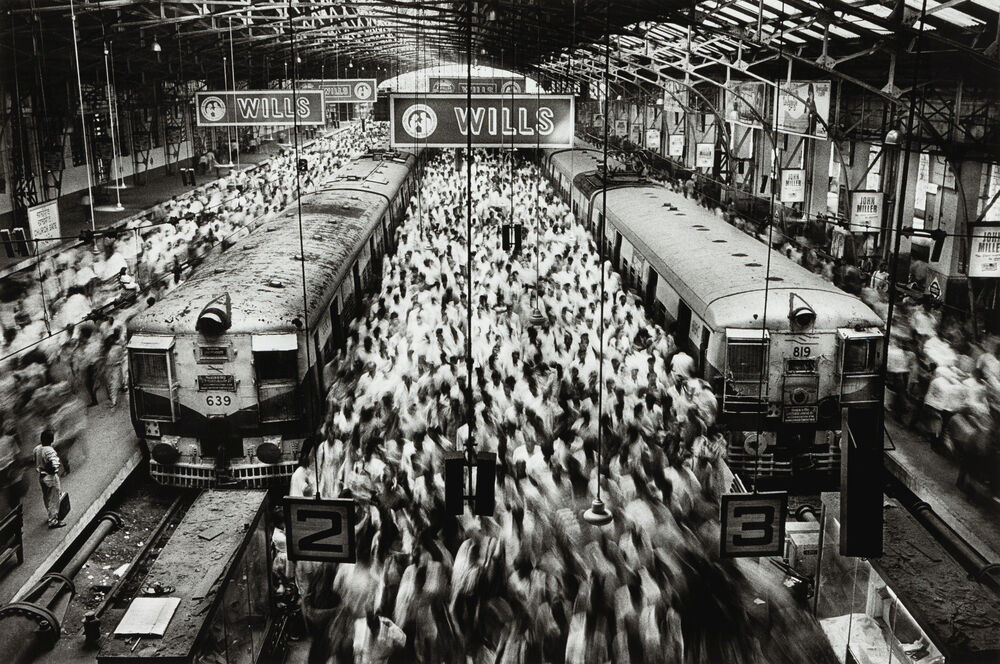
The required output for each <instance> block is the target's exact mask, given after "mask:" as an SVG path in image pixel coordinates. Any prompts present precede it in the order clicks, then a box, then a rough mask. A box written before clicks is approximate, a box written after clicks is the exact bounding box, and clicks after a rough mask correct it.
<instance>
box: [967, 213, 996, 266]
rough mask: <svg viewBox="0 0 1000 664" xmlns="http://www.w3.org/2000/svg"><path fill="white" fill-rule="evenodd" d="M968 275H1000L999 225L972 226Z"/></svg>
mask: <svg viewBox="0 0 1000 664" xmlns="http://www.w3.org/2000/svg"><path fill="white" fill-rule="evenodd" d="M969 276H970V277H992V278H994V279H996V278H998V277H1000V227H997V226H973V227H972V251H970V252H969Z"/></svg>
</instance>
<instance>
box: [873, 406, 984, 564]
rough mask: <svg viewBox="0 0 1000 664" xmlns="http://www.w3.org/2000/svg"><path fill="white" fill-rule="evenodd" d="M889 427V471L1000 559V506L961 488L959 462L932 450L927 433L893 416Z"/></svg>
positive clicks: (887, 421) (975, 544) (970, 540)
mask: <svg viewBox="0 0 1000 664" xmlns="http://www.w3.org/2000/svg"><path fill="white" fill-rule="evenodd" d="M885 427H886V453H885V457H886V458H885V466H886V470H887V471H888V472H889V473H890V474H891V475H892V476H893V477H895V478H896V479H897V480H898V481H899V482H900V483H902V484H903V486H905V487H906V488H908V489H909V490H910V491H912V492H913V494H914V495H916V497H917V498H918V499H920V500H923V501H925V502H926V503H927V504H929V505H930V506H931V508H932V509H933V510H934V511H935V512H937V514H938V515H939V516H940V517H941V518H942V519H944V520H945V521H946V522H947V523H948V525H949V526H951V527H952V529H953V530H955V532H957V533H958V534H959V535H961V536H962V537H963V538H964V539H965V540H966V541H967V542H968V543H969V544H970V545H971V546H972V547H973V548H975V549H977V550H978V551H979V552H980V553H981V554H983V555H984V556H986V557H987V558H989V559H990V560H994V561H997V560H1000V518H998V517H1000V506H998V505H997V504H996V503H995V502H993V501H990V499H989V498H987V497H983V496H975V495H970V494H969V493H966V492H964V491H962V490H961V489H959V488H958V486H957V485H956V483H955V480H956V478H957V477H958V463H957V462H956V461H955V460H954V459H952V458H950V457H947V456H944V455H942V454H939V453H938V452H935V451H934V450H933V449H931V443H930V440H929V439H928V438H927V437H926V436H924V435H922V434H921V433H919V432H915V431H911V430H909V429H907V428H905V427H904V426H903V425H902V424H900V423H899V422H898V421H896V420H895V419H894V418H893V417H891V416H890V417H886V418H885ZM890 448H891V449H890Z"/></svg>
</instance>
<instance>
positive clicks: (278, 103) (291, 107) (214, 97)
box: [195, 90, 326, 127]
mask: <svg viewBox="0 0 1000 664" xmlns="http://www.w3.org/2000/svg"><path fill="white" fill-rule="evenodd" d="M195 109H196V111H197V120H198V126H199V127H247V126H261V125H291V124H299V125H322V124H325V122H326V120H325V118H324V113H323V92H321V91H319V90H295V91H293V90H238V91H236V92H230V91H225V90H223V91H215V92H198V93H196V94H195Z"/></svg>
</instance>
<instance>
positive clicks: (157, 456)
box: [150, 443, 181, 466]
mask: <svg viewBox="0 0 1000 664" xmlns="http://www.w3.org/2000/svg"><path fill="white" fill-rule="evenodd" d="M150 454H151V455H152V457H153V459H154V460H155V461H156V462H157V463H160V464H163V465H165V466H169V465H171V464H175V463H177V460H178V459H180V458H181V453H180V452H179V451H178V450H177V447H175V446H174V445H171V444H170V443H157V444H156V445H153V449H152V451H150Z"/></svg>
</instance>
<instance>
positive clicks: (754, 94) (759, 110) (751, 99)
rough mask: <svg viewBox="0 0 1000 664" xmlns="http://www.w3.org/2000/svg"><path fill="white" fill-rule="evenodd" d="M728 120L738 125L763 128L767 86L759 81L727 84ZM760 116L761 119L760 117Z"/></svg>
mask: <svg viewBox="0 0 1000 664" xmlns="http://www.w3.org/2000/svg"><path fill="white" fill-rule="evenodd" d="M726 88H727V90H726V118H727V119H730V118H735V120H734V121H735V122H736V124H739V125H743V126H744V127H755V128H757V129H760V128H761V122H760V119H761V118H762V117H765V116H764V110H765V109H764V99H765V94H766V91H767V84H766V83H762V82H759V81H729V83H728V84H726ZM758 116H759V117H758Z"/></svg>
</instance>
